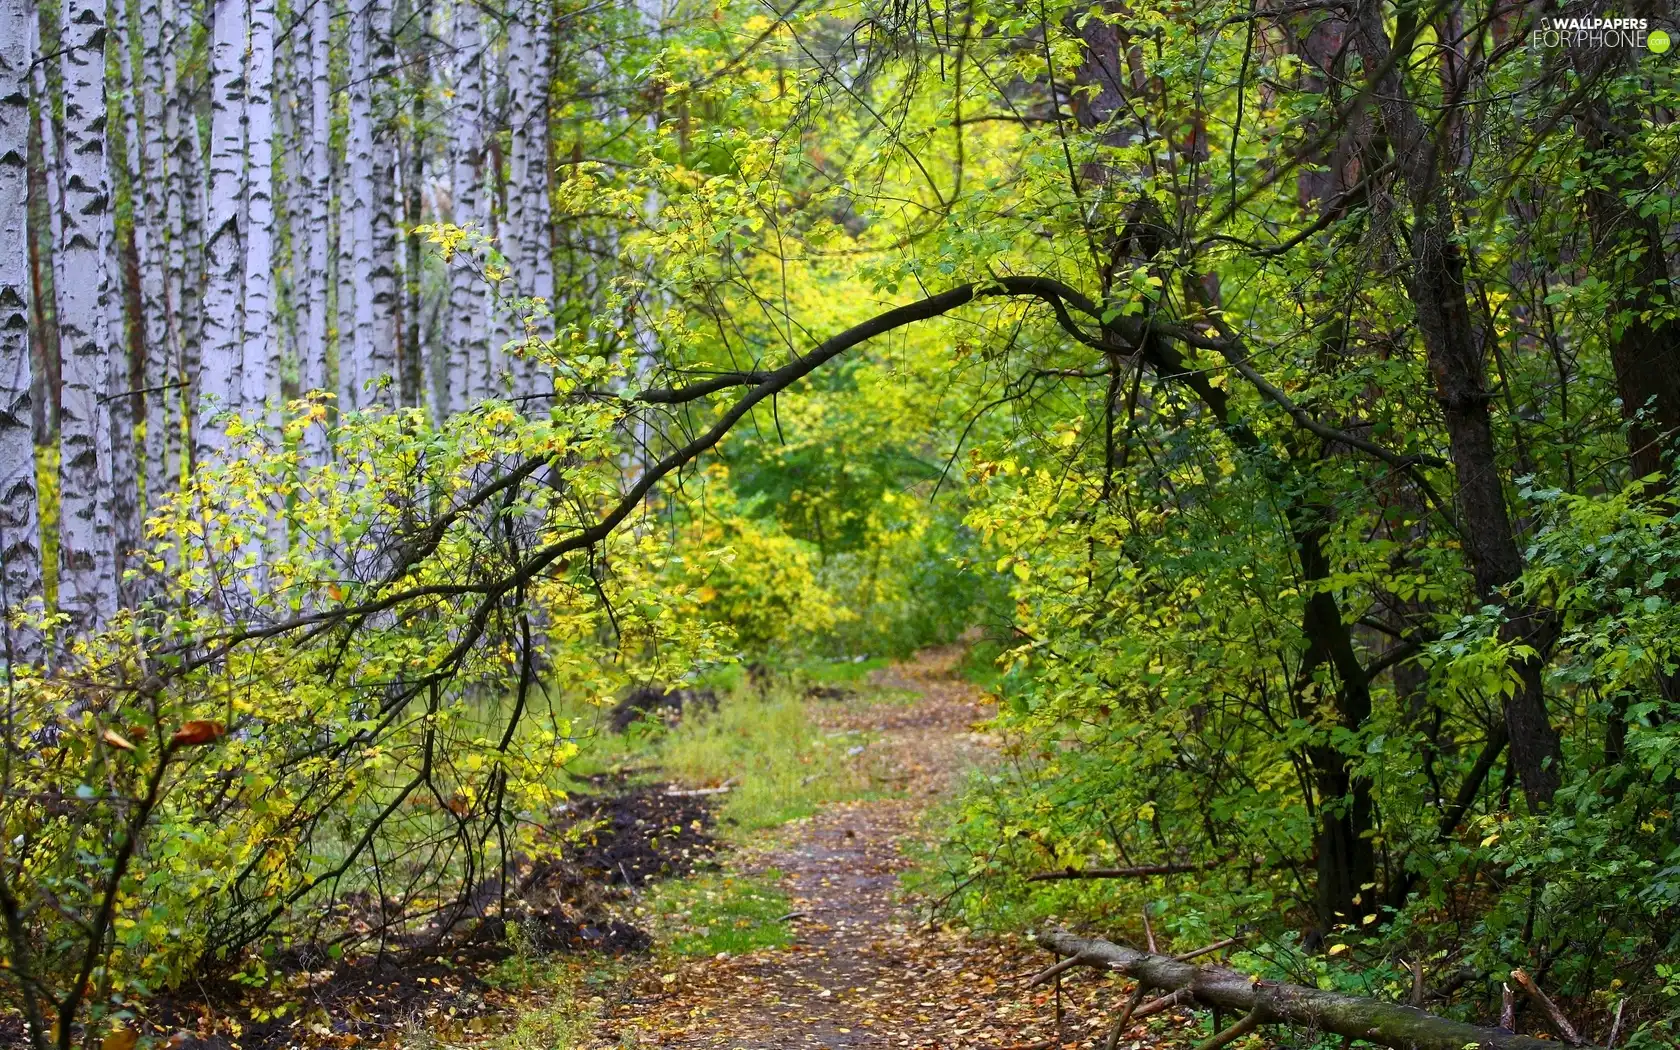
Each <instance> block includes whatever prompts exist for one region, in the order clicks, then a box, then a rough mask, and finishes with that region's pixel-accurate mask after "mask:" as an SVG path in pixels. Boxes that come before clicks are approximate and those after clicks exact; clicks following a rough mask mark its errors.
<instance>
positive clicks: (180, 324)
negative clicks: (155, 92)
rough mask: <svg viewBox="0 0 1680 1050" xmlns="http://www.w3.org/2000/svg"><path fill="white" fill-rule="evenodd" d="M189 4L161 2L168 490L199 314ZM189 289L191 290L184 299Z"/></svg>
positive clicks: (179, 452) (174, 473)
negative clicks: (186, 53) (184, 62)
mask: <svg viewBox="0 0 1680 1050" xmlns="http://www.w3.org/2000/svg"><path fill="white" fill-rule="evenodd" d="M190 6H191V5H190V4H187V3H183V2H181V0H163V17H164V28H163V48H164V54H163V95H162V99H163V138H164V149H165V161H164V165H165V169H164V172H163V179H164V185H163V226H164V231H165V232H164V262H163V265H164V267H165V272H164V281H163V288H164V292H163V294H164V300H165V304H166V306H165V309H166V311H167V315H168V319H169V336H168V339H169V345H168V347H167V348H166V349H165V350H164V355H165V361H164V364H163V370H162V373H161V378H162V379H163V381H164V382H166V383H173V384H175V385H174V386H173V387H172V388H171V389H170V390H168V391H165V392H163V393H162V403H161V405H159V408H160V410H161V412H162V415H163V422H164V426H165V430H164V433H163V434H162V435H161V436H162V446H163V447H162V449H161V455H162V456H163V468H162V473H161V475H160V478H159V480H160V481H161V483H162V486H163V487H166V488H173V487H174V486H175V485H176V484H177V483H178V482H179V481H180V476H181V469H182V459H183V458H184V457H183V452H184V446H186V445H187V444H188V442H187V440H186V434H185V433H184V428H183V426H182V423H183V418H182V417H183V415H184V414H185V413H184V411H183V410H184V406H185V405H187V404H188V403H189V402H188V400H187V398H188V396H189V395H190V393H191V389H190V385H189V384H190V382H191V378H192V376H191V373H190V372H188V370H187V366H186V347H187V342H188V339H189V335H190V337H191V338H193V339H196V338H197V330H198V322H199V318H200V316H201V311H200V309H199V302H200V299H199V296H198V294H197V292H196V289H198V288H199V287H200V285H199V284H198V279H197V271H198V262H199V257H200V256H199V245H198V234H199V226H198V224H197V221H196V214H195V204H194V200H195V198H196V196H197V193H198V186H199V182H200V179H201V174H200V170H199V156H198V135H197V132H196V130H195V128H194V122H193V121H192V119H191V110H190V109H189V108H188V99H187V98H186V88H185V85H184V84H183V83H182V81H181V78H180V75H179V71H178V69H177V62H178V60H179V53H180V48H181V41H182V39H183V34H184V32H185V30H184V29H183V27H182V20H183V19H184V18H186V17H187V11H188V9H189V8H190ZM189 267H190V270H191V272H190V273H189ZM189 289H192V290H194V291H193V294H191V295H190V296H189V294H188V290H189Z"/></svg>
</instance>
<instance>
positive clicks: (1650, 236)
mask: <svg viewBox="0 0 1680 1050" xmlns="http://www.w3.org/2000/svg"><path fill="white" fill-rule="evenodd" d="M1652 13H1656V12H1652ZM1571 59H1572V60H1573V62H1574V64H1575V67H1576V69H1577V71H1578V73H1579V75H1580V76H1581V78H1582V79H1583V80H1586V81H1589V82H1595V83H1596V84H1597V89H1596V90H1594V91H1593V92H1592V93H1591V94H1590V95H1589V96H1588V97H1587V98H1585V99H1584V100H1583V101H1582V103H1581V106H1580V108H1579V110H1578V111H1577V115H1576V125H1577V127H1578V128H1580V130H1581V132H1582V138H1583V140H1584V141H1585V144H1586V147H1587V148H1586V150H1585V151H1583V153H1582V166H1583V167H1584V168H1585V169H1586V170H1585V171H1584V172H1583V175H1584V176H1585V178H1584V180H1583V181H1584V183H1585V185H1586V187H1587V190H1586V205H1587V220H1588V222H1589V224H1590V226H1591V230H1592V242H1593V245H1594V246H1595V248H1596V249H1597V251H1598V252H1599V253H1600V256H1599V258H1600V262H1599V269H1600V270H1601V271H1602V272H1604V273H1605V275H1606V283H1607V284H1608V285H1609V286H1610V289H1611V293H1612V294H1613V295H1614V296H1615V299H1614V300H1613V305H1612V307H1611V312H1610V316H1609V317H1608V318H1607V322H1608V327H1609V331H1610V340H1609V343H1610V345H1609V349H1610V366H1611V368H1612V369H1613V370H1614V371H1615V373H1616V392H1617V393H1618V394H1619V395H1621V401H1622V417H1623V418H1624V419H1626V420H1627V422H1628V452H1629V458H1630V463H1631V466H1632V474H1633V476H1634V477H1635V478H1644V477H1649V476H1650V475H1652V474H1656V473H1659V472H1662V471H1665V470H1666V469H1667V465H1666V463H1665V453H1666V452H1667V451H1668V450H1669V449H1670V448H1672V447H1673V443H1674V441H1675V439H1676V437H1677V436H1680V323H1677V322H1676V321H1675V319H1674V318H1673V316H1672V314H1671V312H1670V308H1671V307H1672V306H1673V304H1674V294H1675V293H1674V285H1673V283H1672V281H1671V280H1670V279H1669V275H1668V257H1667V255H1666V253H1665V252H1664V251H1663V231H1662V226H1661V225H1660V224H1659V222H1658V221H1657V218H1656V215H1655V214H1647V215H1641V214H1640V213H1639V212H1638V211H1637V210H1636V209H1635V208H1633V207H1631V206H1630V205H1629V203H1628V202H1629V201H1630V200H1643V199H1648V198H1649V197H1650V195H1651V193H1652V192H1653V187H1652V186H1651V184H1650V183H1651V179H1650V176H1649V175H1648V174H1647V173H1646V171H1645V170H1644V168H1642V167H1640V166H1639V165H1637V164H1629V163H1627V160H1626V143H1628V142H1629V141H1631V140H1632V138H1633V135H1634V132H1635V131H1636V130H1637V128H1638V127H1639V121H1640V119H1641V117H1642V113H1641V112H1640V109H1639V107H1638V105H1637V103H1634V104H1630V103H1629V102H1628V101H1620V102H1613V101H1612V93H1611V92H1610V91H1609V83H1608V82H1609V80H1610V79H1611V78H1612V77H1613V76H1614V75H1616V74H1617V73H1620V72H1621V70H1620V69H1618V68H1617V67H1618V66H1619V65H1620V64H1622V63H1624V62H1625V61H1626V59H1624V58H1623V57H1622V51H1621V50H1620V49H1616V48H1597V49H1590V50H1589V49H1584V48H1581V49H1574V50H1572V52H1571ZM1633 98H1634V99H1637V98H1638V96H1637V95H1635V96H1633ZM1618 154H1620V157H1618ZM1664 487H1665V488H1668V487H1670V486H1664Z"/></svg>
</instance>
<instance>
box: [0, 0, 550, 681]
mask: <svg viewBox="0 0 1680 1050" xmlns="http://www.w3.org/2000/svg"><path fill="white" fill-rule="evenodd" d="M58 11H59V15H60V17H58V18H57V19H53V20H48V21H50V22H51V24H48V22H46V21H43V15H42V12H41V11H40V10H39V9H38V7H37V6H36V5H35V3H33V0H0V555H3V557H4V569H3V572H0V610H3V611H4V612H5V614H6V615H5V619H6V623H7V630H6V637H5V642H6V648H5V649H4V650H0V660H4V661H6V662H11V661H14V660H25V661H26V660H32V659H35V658H36V657H38V656H39V655H40V654H41V652H42V648H41V646H42V641H41V635H40V633H39V632H37V631H34V630H29V629H24V628H23V626H22V625H23V623H24V622H25V621H29V622H34V620H35V619H38V614H39V613H40V612H41V611H42V610H43V609H44V608H45V605H46V601H45V600H46V598H47V597H49V596H50V597H51V599H52V601H51V605H52V607H53V608H54V609H56V610H57V611H59V612H62V613H65V614H68V616H69V617H70V623H71V628H72V631H71V633H75V632H79V631H87V630H94V629H98V628H100V627H101V626H103V625H105V624H108V623H109V622H110V621H111V619H112V617H113V616H114V615H115V614H116V612H117V611H118V610H119V609H120V608H122V607H124V606H131V605H134V604H136V603H137V602H139V601H141V600H143V599H144V598H145V596H146V593H147V591H146V586H145V582H144V581H145V578H146V571H145V565H146V563H147V561H148V559H147V558H146V557H144V556H143V551H142V548H143V547H144V545H145V540H144V537H143V535H142V528H141V522H142V520H143V519H144V517H145V516H146V515H147V514H149V513H151V512H152V511H154V510H156V509H157V508H158V507H160V506H162V505H163V503H164V501H166V500H169V499H171V498H173V495H174V494H175V493H176V492H177V491H179V489H180V488H181V486H182V484H183V482H184V481H185V479H187V478H190V477H191V476H192V474H193V472H194V470H195V468H196V466H197V465H199V464H203V463H207V462H214V461H216V460H218V459H220V458H223V457H227V456H229V455H230V454H233V453H234V452H235V451H237V450H235V449H233V448H230V442H229V439H228V436H227V435H228V429H227V426H226V423H227V421H228V419H229V418H230V417H231V415H232V414H238V415H239V416H240V417H242V418H243V419H244V421H245V424H246V426H245V428H244V432H245V433H247V434H253V435H255V437H256V439H257V440H260V441H263V442H265V443H267V444H268V445H269V446H270V447H279V446H280V443H281V442H282V441H283V440H284V439H283V437H282V435H283V431H282V429H281V422H282V419H283V414H284V412H285V405H286V404H287V403H288V401H290V400H291V399H293V398H297V397H300V396H302V395H305V394H308V393H309V392H311V391H322V392H326V395H327V397H328V403H329V405H330V406H331V407H330V409H329V418H331V417H332V416H333V415H335V414H336V415H338V416H342V415H343V414H344V413H348V412H353V411H387V410H395V409H399V408H413V409H422V410H426V411H428V412H429V413H430V414H431V416H432V417H433V418H434V419H436V420H439V421H441V420H443V419H445V418H447V417H448V416H450V415H453V414H455V413H459V412H462V411H464V410H467V409H469V408H470V407H472V406H473V405H474V404H476V403H477V402H479V401H481V400H483V399H485V398H487V397H510V396H511V397H514V398H516V399H517V400H516V404H519V405H521V406H525V407H527V408H530V409H531V410H535V411H541V410H542V407H543V406H542V395H543V394H544V393H545V392H546V391H547V390H548V389H550V386H549V382H550V380H549V378H548V377H547V375H546V374H545V370H544V368H543V367H542V366H541V365H540V363H539V359H538V357H537V355H533V354H526V353H523V352H518V349H519V346H518V344H519V343H521V342H523V341H524V340H525V339H526V337H527V336H528V335H533V334H534V335H538V336H541V337H546V336H547V335H549V334H551V333H552V331H553V328H554V323H555V322H554V321H553V317H552V313H553V311H554V310H555V309H556V301H557V295H559V294H560V290H559V289H557V287H556V278H555V273H556V268H555V253H556V252H557V251H559V250H562V249H563V245H562V240H563V238H561V237H560V236H559V234H558V233H557V231H556V230H555V228H554V221H553V216H552V205H551V200H552V193H553V190H554V179H555V174H554V162H553V159H552V158H553V156H554V152H555V151H554V146H553V139H554V126H553V117H552V112H551V111H552V105H551V94H550V89H551V85H552V83H553V82H554V79H555V77H556V75H557V62H559V61H560V60H561V58H560V56H561V50H562V49H561V48H559V47H558V46H557V35H556V30H557V25H558V24H559V23H558V21H557V19H558V18H559V16H558V15H557V13H556V10H555V8H554V7H553V5H552V3H551V0H514V3H513V4H512V6H510V7H508V8H507V9H505V10H501V11H498V10H495V9H494V8H490V7H483V6H480V5H478V4H476V3H471V2H467V0H395V2H393V0H320V2H311V3H307V4H299V3H296V2H293V3H289V4H279V3H278V2H277V0H112V2H110V3H107V2H106V0H64V2H63V3H62V4H61V5H60V6H59V8H58ZM200 24H203V25H204V26H205V29H206V32H205V33H203V34H199V33H198V31H197V30H198V27H199V25H200ZM581 52H582V49H581V47H580V48H579V49H578V53H581ZM438 221H445V222H453V223H457V224H460V225H463V226H467V225H471V226H472V227H474V228H476V229H478V230H480V231H484V232H487V233H490V234H492V235H494V236H495V237H496V238H497V242H496V243H497V246H498V247H499V248H500V250H501V251H502V252H503V253H504V254H505V256H506V257H507V259H508V260H509V261H510V262H511V263H512V266H511V267H510V273H511V275H510V277H509V278H508V279H507V280H505V281H502V282H500V284H499V285H492V284H490V283H488V282H487V281H486V280H485V278H484V275H483V273H482V272H481V269H480V268H479V267H478V266H476V265H459V264H457V265H453V266H445V265H443V264H442V263H441V262H440V261H438V260H437V259H435V258H431V257H429V256H428V254H427V253H426V252H424V251H421V250H420V248H419V243H420V242H419V240H418V239H417V238H416V237H414V236H413V235H411V233H410V230H411V229H412V227H413V226H414V225H415V224H417V223H418V222H438ZM405 247H406V251H405ZM510 341H511V342H512V343H513V347H512V350H513V352H510V351H509V349H507V348H505V346H504V344H508V343H510ZM301 441H302V447H301V448H300V452H301V455H302V459H303V461H304V462H305V463H306V464H320V463H324V462H326V461H327V460H329V459H330V458H331V457H332V455H333V450H332V448H331V440H330V438H329V436H328V432H327V430H326V428H324V427H319V426H312V427H309V428H307V429H306V430H305V431H304V436H303V438H302V439H301ZM51 453H56V455H52V454H51ZM54 464H56V469H53V465H54ZM42 469H44V470H45V473H42ZM38 478H44V479H45V481H44V483H42V482H38ZM42 489H45V490H46V493H45V494H47V495H55V496H56V499H53V500H43V498H42V497H43V492H42V491H40V490H42ZM53 490H56V492H53ZM43 506H45V507H49V508H51V507H56V514H51V515H49V518H48V520H46V521H45V522H43V521H42V511H41V508H42V507H43ZM276 520H277V521H278V520H279V519H278V517H277V518H276ZM53 541H56V542H53ZM266 542H267V543H268V544H283V543H284V542H286V538H285V536H284V534H283V531H276V532H272V533H271V535H270V536H269V537H267V539H266ZM52 549H56V558H55V559H53V563H52V564H45V563H44V562H43V557H44V554H43V552H44V551H49V550H52ZM254 553H255V554H256V555H257V556H258V558H259V560H260V557H261V551H260V550H257V551H255V552H254ZM128 570H138V571H135V572H132V573H128ZM125 573H127V579H128V581H129V582H125ZM29 610H34V614H35V615H34V616H30V615H25V616H23V618H22V619H21V620H19V619H17V618H16V617H14V616H13V613H15V612H24V613H27V612H28V611H29Z"/></svg>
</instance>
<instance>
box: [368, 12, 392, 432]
mask: <svg viewBox="0 0 1680 1050" xmlns="http://www.w3.org/2000/svg"><path fill="white" fill-rule="evenodd" d="M391 20H392V5H391V3H390V0H373V3H372V4H371V5H370V6H369V9H368V22H369V29H368V32H369V42H370V46H371V47H372V52H373V82H372V85H371V89H372V94H371V95H370V99H369V106H370V111H371V112H375V113H377V112H378V111H379V109H380V106H379V102H380V101H382V98H381V96H384V97H385V98H389V97H390V96H391V94H392V92H391V91H390V87H391V83H392V79H393V77H394V76H395V70H396V48H395V46H394V41H393V39H392V21H391ZM373 127H374V138H373V193H374V196H373V198H372V204H373V211H372V216H371V226H370V230H371V235H372V243H371V246H370V256H371V269H370V270H369V271H368V280H369V284H368V287H369V289H370V292H371V295H370V297H369V299H368V308H369V311H368V319H369V320H368V323H369V324H370V326H371V327H370V329H369V333H368V343H367V355H368V356H367V359H366V368H367V373H366V375H365V376H364V382H365V383H367V385H368V389H367V391H366V393H364V394H363V398H364V404H366V405H373V404H381V405H385V406H387V407H389V406H391V405H394V404H396V402H397V394H398V389H399V381H398V376H397V239H398V238H397V223H396V215H397V196H396V189H397V175H396V158H397V147H396V133H395V128H396V119H395V114H394V113H389V112H387V113H384V114H382V115H381V117H380V119H376V120H375V121H374V124H373ZM359 320H360V315H359V314H358V322H359Z"/></svg>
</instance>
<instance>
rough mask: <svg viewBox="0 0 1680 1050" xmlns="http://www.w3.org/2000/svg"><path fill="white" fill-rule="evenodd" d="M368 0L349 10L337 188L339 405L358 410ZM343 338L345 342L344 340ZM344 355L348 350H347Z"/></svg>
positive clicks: (366, 237)
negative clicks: (343, 271)
mask: <svg viewBox="0 0 1680 1050" xmlns="http://www.w3.org/2000/svg"><path fill="white" fill-rule="evenodd" d="M373 6H374V5H373V2H372V0H365V2H364V3H363V5H362V7H361V9H360V10H357V9H355V8H352V9H351V12H350V46H349V56H348V59H349V72H348V75H349V78H350V107H349V120H350V126H349V129H348V130H349V134H348V136H347V137H346V143H345V154H346V156H345V181H344V184H343V185H342V186H341V187H340V191H339V200H340V202H341V208H342V211H341V213H340V215H341V218H340V220H339V241H340V244H341V250H340V257H341V259H342V258H343V256H344V254H346V249H347V254H348V256H349V264H350V265H349V271H348V275H349V280H348V281H347V282H346V281H344V280H342V279H341V280H340V284H339V303H340V312H341V313H343V312H345V311H344V307H345V306H346V305H348V307H349V311H348V312H349V316H350V319H351V325H350V330H349V331H348V332H346V331H345V330H343V329H342V328H341V329H340V332H339V339H338V385H339V393H338V397H339V407H340V408H341V409H342V410H344V411H354V410H356V409H358V408H360V407H362V405H363V402H364V394H363V392H362V387H363V384H364V382H365V381H366V379H367V377H368V376H369V375H370V371H369V366H370V364H371V358H372V347H373V323H374V322H373V203H374V188H373V81H372V73H373V64H372V62H371V60H370V55H369V44H370V34H371V32H372V25H371V18H372V14H373V12H372V8H373ZM347 336H348V338H347ZM347 351H348V352H347Z"/></svg>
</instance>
